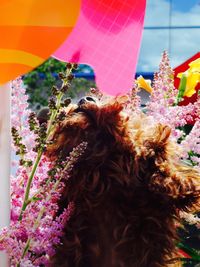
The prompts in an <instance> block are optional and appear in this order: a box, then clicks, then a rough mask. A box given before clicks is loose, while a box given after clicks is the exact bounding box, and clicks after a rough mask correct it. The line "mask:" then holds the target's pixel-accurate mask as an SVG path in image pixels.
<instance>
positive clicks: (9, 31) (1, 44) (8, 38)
mask: <svg viewBox="0 0 200 267" xmlns="http://www.w3.org/2000/svg"><path fill="white" fill-rule="evenodd" d="M71 30H72V27H39V26H26V27H24V26H15V27H14V26H0V35H1V39H0V49H16V50H22V51H26V52H28V53H31V54H35V55H37V56H40V57H42V58H48V57H49V56H50V55H51V54H52V53H53V52H54V51H55V49H56V48H57V47H59V46H60V44H61V43H62V42H64V40H65V39H66V38H67V36H68V35H69V34H70V32H71Z"/></svg>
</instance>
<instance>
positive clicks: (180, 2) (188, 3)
mask: <svg viewBox="0 0 200 267" xmlns="http://www.w3.org/2000/svg"><path fill="white" fill-rule="evenodd" d="M147 1H148V0H147ZM198 4H200V1H199V0H172V7H173V10H174V11H177V10H179V11H182V12H187V11H188V10H189V9H191V7H193V6H195V5H198Z"/></svg>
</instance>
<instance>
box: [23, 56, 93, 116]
mask: <svg viewBox="0 0 200 267" xmlns="http://www.w3.org/2000/svg"><path fill="white" fill-rule="evenodd" d="M65 66H66V63H64V62H61V61H58V60H56V59H54V58H49V59H48V60H47V61H46V62H44V63H43V64H42V65H40V66H39V67H37V68H36V69H34V70H33V71H31V72H29V73H28V74H26V75H24V76H23V81H24V84H25V87H26V92H27V94H28V95H29V106H30V108H31V109H32V110H35V111H37V110H39V109H41V108H42V107H45V106H47V105H48V98H49V97H50V96H51V88H52V86H53V85H59V83H60V79H59V78H58V73H59V72H62V71H64V70H65ZM73 73H74V74H75V76H76V74H78V75H77V76H81V74H93V70H92V69H91V68H90V67H89V66H88V65H83V64H81V65H78V69H77V70H75V71H74V72H73ZM83 76H84V75H83ZM86 76H87V75H86ZM93 87H96V85H95V82H94V80H93V79H90V80H88V79H85V78H75V79H73V80H72V83H71V88H70V89H69V90H68V92H67V94H66V96H67V97H70V98H72V99H76V98H77V99H78V98H80V97H81V96H82V95H84V94H85V93H86V92H88V91H89V89H90V88H93Z"/></svg>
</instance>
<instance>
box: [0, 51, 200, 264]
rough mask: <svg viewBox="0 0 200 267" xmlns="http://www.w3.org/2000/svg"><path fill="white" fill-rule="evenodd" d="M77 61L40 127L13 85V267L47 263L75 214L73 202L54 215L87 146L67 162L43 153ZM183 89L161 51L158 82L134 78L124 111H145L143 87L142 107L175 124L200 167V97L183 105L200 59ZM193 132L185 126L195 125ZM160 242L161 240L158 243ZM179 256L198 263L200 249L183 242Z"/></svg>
mask: <svg viewBox="0 0 200 267" xmlns="http://www.w3.org/2000/svg"><path fill="white" fill-rule="evenodd" d="M75 67H76V66H75V65H72V64H67V70H66V73H61V74H60V78H61V79H62V86H61V87H60V88H57V87H53V88H52V95H53V97H52V98H51V99H50V100H49V109H50V115H49V122H48V125H46V124H45V123H43V124H41V125H39V123H38V121H37V119H36V115H35V114H34V113H33V112H31V111H30V110H29V109H28V104H27V99H28V97H27V96H26V94H25V88H24V86H23V82H22V80H20V79H18V80H15V81H13V83H12V136H13V142H12V149H13V153H16V154H17V155H18V160H17V161H16V162H15V161H13V162H12V168H13V170H14V171H13V172H12V173H13V174H12V176H11V223H10V227H9V228H5V229H2V230H1V236H0V250H4V251H6V252H7V253H8V254H9V258H10V262H11V266H17V267H28V266H48V263H49V258H50V257H51V256H53V254H54V253H55V248H56V245H57V244H59V242H60V240H61V239H60V238H61V236H62V231H63V225H65V224H66V222H67V220H69V219H70V215H71V214H72V213H73V209H75V208H76V207H74V205H73V203H70V204H69V206H68V207H67V208H66V210H64V212H63V213H62V214H61V215H60V216H58V217H56V211H57V210H58V205H57V201H58V199H59V197H60V194H61V191H62V188H63V186H64V183H65V182H66V180H67V179H70V171H71V169H72V168H73V165H74V164H75V163H76V161H77V159H78V157H79V156H80V155H81V154H83V153H84V150H85V148H86V146H87V144H86V143H81V144H80V145H79V146H78V147H76V148H74V150H73V151H72V152H71V154H70V156H69V157H68V158H67V159H65V160H64V161H63V160H61V159H58V160H57V161H56V162H52V163H50V162H49V161H48V160H47V159H46V157H45V149H46V146H47V144H48V142H49V136H50V135H51V132H52V130H53V128H54V124H55V122H57V121H61V120H63V116H64V114H63V111H62V108H63V107H64V106H67V105H68V104H69V102H70V101H69V99H64V97H65V92H66V90H67V89H68V88H69V86H70V82H71V80H72V78H73V75H72V71H73V69H74V68H75ZM178 77H179V78H180V85H179V88H174V74H173V71H172V69H171V67H170V64H169V59H168V56H167V53H163V57H162V61H161V63H160V67H159V71H158V72H157V73H156V74H155V77H154V81H153V83H152V85H151V84H148V83H147V82H146V81H145V80H144V78H143V77H139V78H138V79H137V81H135V82H134V86H133V89H132V91H131V92H130V93H129V94H128V97H129V98H128V101H127V103H126V107H125V110H126V112H141V107H140V97H139V96H138V95H137V92H138V91H139V90H141V88H143V89H145V90H147V91H148V92H149V93H150V100H149V102H148V103H147V105H146V107H145V109H144V110H143V111H144V112H145V113H146V114H147V115H148V116H150V117H151V119H152V122H153V123H156V122H160V123H162V124H167V125H169V126H170V127H171V128H172V137H171V138H173V139H174V140H176V142H177V143H178V144H179V147H180V153H181V157H182V160H183V161H184V162H185V163H186V164H190V165H193V166H194V168H197V169H198V170H199V171H200V157H199V156H200V97H198V98H197V101H196V102H195V103H190V104H188V105H187V106H182V105H179V103H180V102H181V101H182V99H183V97H184V96H188V97H190V96H192V95H193V94H194V93H195V92H196V91H195V87H196V85H197V84H198V83H199V82H200V59H197V60H196V61H194V62H192V63H191V64H190V68H189V69H188V70H187V71H186V72H185V73H180V74H179V75H178ZM191 123H192V126H190V127H189V128H191V130H190V132H189V134H188V133H187V134H186V127H187V125H188V124H190V125H191ZM182 217H183V222H187V223H189V224H193V225H194V227H196V228H200V219H199V218H198V216H197V215H193V214H187V213H183V214H182ZM159 245H161V244H159ZM178 246H179V247H180V248H181V251H180V257H182V256H181V255H184V257H186V258H188V259H190V261H191V262H192V261H193V262H194V264H198V262H200V254H199V252H198V251H196V250H193V249H192V248H189V247H187V246H186V245H185V244H184V242H182V243H180V244H178Z"/></svg>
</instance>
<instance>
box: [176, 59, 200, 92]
mask: <svg viewBox="0 0 200 267" xmlns="http://www.w3.org/2000/svg"><path fill="white" fill-rule="evenodd" d="M189 66H190V67H189V69H188V70H187V71H185V72H181V73H179V74H178V75H177V77H178V78H181V79H182V78H183V76H185V77H186V79H187V81H186V86H185V89H184V93H183V96H187V97H191V96H192V95H193V94H195V93H196V90H195V87H196V86H197V84H198V83H199V82H200V58H198V59H196V60H194V61H192V62H191V63H190V64H189Z"/></svg>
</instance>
